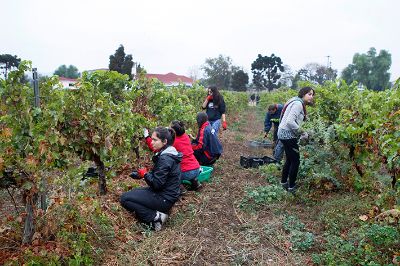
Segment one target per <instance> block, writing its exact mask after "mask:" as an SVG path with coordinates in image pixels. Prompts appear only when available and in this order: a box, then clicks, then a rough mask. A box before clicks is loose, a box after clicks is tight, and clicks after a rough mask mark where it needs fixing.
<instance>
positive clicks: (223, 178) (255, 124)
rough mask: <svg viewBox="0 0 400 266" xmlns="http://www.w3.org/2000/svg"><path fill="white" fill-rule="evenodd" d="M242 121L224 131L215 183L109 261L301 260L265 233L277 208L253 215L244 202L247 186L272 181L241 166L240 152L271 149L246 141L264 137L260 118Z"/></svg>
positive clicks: (275, 219) (180, 204)
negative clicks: (162, 226) (253, 147)
mask: <svg viewBox="0 0 400 266" xmlns="http://www.w3.org/2000/svg"><path fill="white" fill-rule="evenodd" d="M241 119H242V120H241V121H237V122H235V123H234V124H232V126H231V127H232V129H230V130H227V131H224V132H222V137H221V139H222V142H223V145H224V154H223V157H222V158H221V159H220V160H219V161H218V162H217V164H216V165H215V170H214V173H213V174H212V181H211V182H210V183H206V184H205V186H204V188H203V189H202V191H201V192H200V193H196V192H189V193H188V194H186V195H185V196H184V197H182V199H181V200H180V201H179V202H178V203H177V204H176V206H175V207H174V208H173V211H172V215H171V218H170V220H169V222H168V224H167V226H166V228H165V229H164V230H163V231H161V232H160V233H157V234H156V233H152V232H149V231H147V232H142V236H143V239H141V240H140V242H139V243H136V244H134V245H132V246H131V247H130V248H129V247H126V246H125V247H124V248H123V249H122V250H120V251H119V254H118V255H114V256H113V259H112V260H111V261H110V260H108V261H107V262H106V263H105V264H107V265H124V264H125V263H127V264H130V265H140V264H142V265H143V264H147V265H255V264H258V265H293V264H298V263H296V262H297V261H296V260H294V259H293V258H292V255H291V253H290V251H289V248H288V247H285V246H284V245H282V241H279V243H278V242H277V241H276V240H275V239H274V237H271V235H270V234H269V235H267V234H265V231H266V228H275V227H276V226H275V225H276V224H278V223H279V221H278V220H279V217H276V216H275V215H274V212H273V210H272V209H268V208H264V209H265V210H263V211H259V212H255V213H249V212H245V211H243V210H242V209H241V208H240V206H239V205H240V202H241V200H242V199H243V196H244V195H245V188H246V187H248V186H249V187H256V186H259V185H264V186H265V185H267V182H266V181H265V179H264V178H263V177H261V175H260V174H259V172H258V171H257V170H255V169H243V168H241V167H240V165H239V158H240V155H241V154H244V155H249V154H252V155H255V154H257V153H258V154H264V155H265V154H270V153H271V151H270V150H268V149H264V150H261V151H254V150H249V149H248V148H247V147H245V145H244V143H245V142H246V140H250V139H254V138H256V137H260V135H261V132H262V125H263V121H262V120H261V119H260V117H258V118H257V115H256V114H255V112H247V113H246V115H244V116H243V117H242V118H241ZM266 226H267V227H266ZM277 234H279V232H277ZM300 264H301V263H300Z"/></svg>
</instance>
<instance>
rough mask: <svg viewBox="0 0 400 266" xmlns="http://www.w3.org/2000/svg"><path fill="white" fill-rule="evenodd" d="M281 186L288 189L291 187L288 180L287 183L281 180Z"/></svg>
mask: <svg viewBox="0 0 400 266" xmlns="http://www.w3.org/2000/svg"><path fill="white" fill-rule="evenodd" d="M281 186H282V187H283V189H284V190H288V188H289V183H288V182H286V183H282V182H281Z"/></svg>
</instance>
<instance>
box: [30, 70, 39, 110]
mask: <svg viewBox="0 0 400 266" xmlns="http://www.w3.org/2000/svg"><path fill="white" fill-rule="evenodd" d="M32 72H33V73H32V75H33V93H34V97H35V102H34V105H35V107H38V108H39V107H40V99H39V80H38V75H37V68H36V67H35V68H32Z"/></svg>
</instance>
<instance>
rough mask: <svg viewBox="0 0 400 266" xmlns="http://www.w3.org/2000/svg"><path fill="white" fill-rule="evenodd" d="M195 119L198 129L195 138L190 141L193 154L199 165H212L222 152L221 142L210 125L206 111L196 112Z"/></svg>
mask: <svg viewBox="0 0 400 266" xmlns="http://www.w3.org/2000/svg"><path fill="white" fill-rule="evenodd" d="M196 121H197V125H198V127H199V131H198V132H197V136H196V139H194V140H193V141H192V149H193V151H194V156H195V157H196V159H197V161H198V162H199V163H200V164H201V165H207V166H210V165H213V164H214V163H215V162H216V161H217V160H218V158H219V157H220V156H221V154H222V152H223V148H222V144H221V142H220V141H219V139H218V134H217V133H216V132H215V130H214V129H213V128H212V127H211V125H210V122H209V121H208V116H207V114H206V113H204V112H199V113H197V116H196Z"/></svg>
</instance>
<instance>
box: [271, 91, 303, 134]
mask: <svg viewBox="0 0 400 266" xmlns="http://www.w3.org/2000/svg"><path fill="white" fill-rule="evenodd" d="M294 99H296V100H294ZM293 100H294V101H293ZM290 101H293V102H291V103H290V104H289V105H288V106H287V108H286V110H285V113H284V114H283V117H282V118H281V121H280V123H279V128H278V139H295V138H298V137H299V136H300V134H301V133H300V132H299V128H300V126H301V124H302V123H303V120H304V115H305V114H304V110H303V100H302V99H301V98H298V97H294V98H292V99H290V100H289V101H288V102H290Z"/></svg>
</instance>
